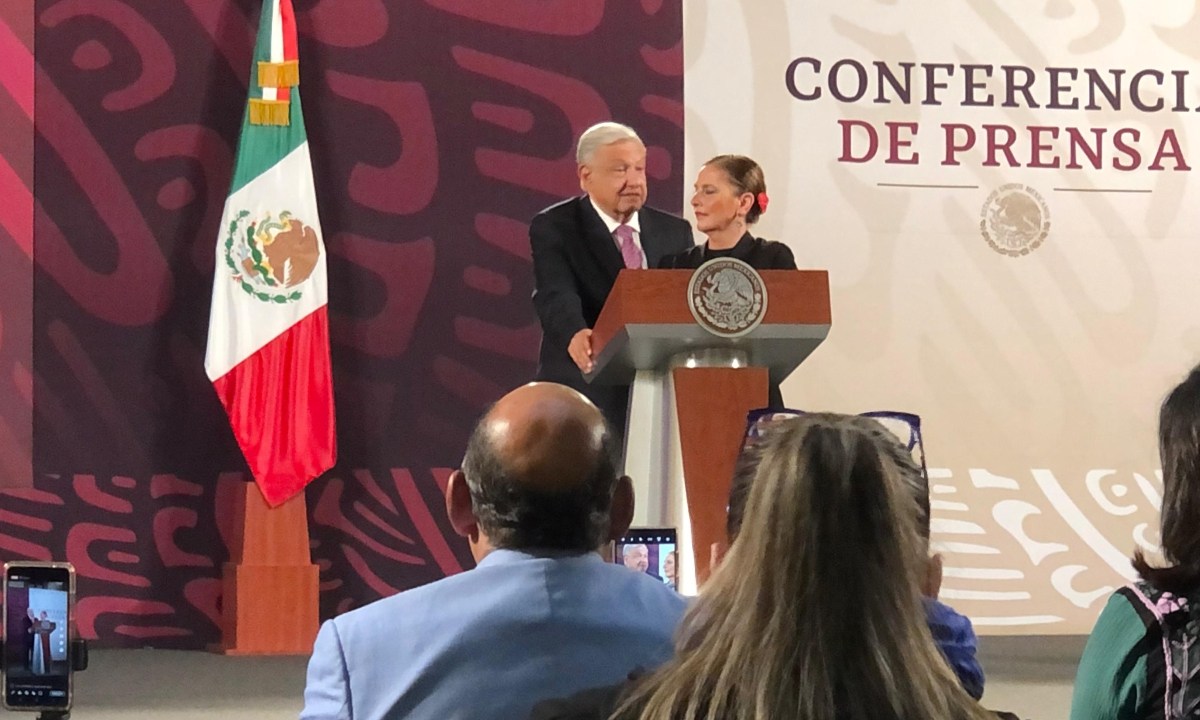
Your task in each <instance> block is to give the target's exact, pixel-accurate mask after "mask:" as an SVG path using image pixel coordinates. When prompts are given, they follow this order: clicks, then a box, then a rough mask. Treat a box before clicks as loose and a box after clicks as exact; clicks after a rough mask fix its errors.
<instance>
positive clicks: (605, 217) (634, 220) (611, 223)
mask: <svg viewBox="0 0 1200 720" xmlns="http://www.w3.org/2000/svg"><path fill="white" fill-rule="evenodd" d="M588 202H590V203H591V204H592V207H593V208H595V209H596V214H597V215H599V216H600V219H601V220H602V221H604V226H605V227H607V228H608V234H609V235H612V234H613V233H614V232H616V231H617V228H618V227H620V225H621V223H619V222H617V221H616V220H614V219H613V218H612V217H611V216H610V215H609V214H608V213H606V212H604V211H603V210H601V209H600V206H599V205H597V204H596V201H595V200H593V199H592V196H591V195H588ZM625 224H626V225H628V226H629V227H631V228H633V231H634V232H635V233H637V234H639V235H641V234H642V226H641V225H640V224H639V223H638V214H637V213H636V212H635V213H634V214H633V215H631V216H630V217H629V220H628V221H627V222H626V223H625Z"/></svg>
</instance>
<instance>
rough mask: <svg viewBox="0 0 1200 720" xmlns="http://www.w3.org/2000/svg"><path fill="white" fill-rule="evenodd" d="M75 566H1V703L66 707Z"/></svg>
mask: <svg viewBox="0 0 1200 720" xmlns="http://www.w3.org/2000/svg"><path fill="white" fill-rule="evenodd" d="M74 601H75V570H74V569H73V568H72V567H71V565H70V564H68V563H37V562H28V563H25V562H13V563H8V564H7V565H5V566H4V635H5V643H4V657H3V667H2V668H0V669H3V671H4V678H3V679H4V705H5V707H7V708H10V709H14V710H41V709H46V710H66V709H69V708H70V707H71V622H72V618H71V614H72V612H73V607H72V606H73V605H74Z"/></svg>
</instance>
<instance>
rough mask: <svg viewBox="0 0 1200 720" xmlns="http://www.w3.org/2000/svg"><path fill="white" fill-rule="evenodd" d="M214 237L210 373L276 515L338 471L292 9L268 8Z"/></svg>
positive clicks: (269, 3) (322, 274) (317, 225)
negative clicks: (329, 472) (329, 473)
mask: <svg viewBox="0 0 1200 720" xmlns="http://www.w3.org/2000/svg"><path fill="white" fill-rule="evenodd" d="M254 59H255V66H254V68H253V70H252V72H251V75H250V97H249V100H248V102H247V107H246V114H245V117H244V118H243V120H242V135H241V142H240V143H239V144H238V152H237V161H236V164H235V167H234V171H233V183H232V186H231V187H230V188H229V196H228V197H227V198H226V200H225V213H224V216H223V217H222V220H221V230H220V233H219V235H218V237H217V264H216V273H215V275H214V277H213V295H212V311H211V314H210V316H209V324H208V350H207V353H206V355H205V358H204V367H205V369H206V370H207V371H208V377H209V379H210V380H212V383H213V387H214V388H215V389H216V391H217V395H218V396H219V397H220V399H221V403H222V404H223V405H224V406H225V411H226V413H228V415H229V423H230V425H231V426H232V427H233V434H234V436H235V437H236V438H237V441H238V445H240V446H241V448H242V453H243V454H244V455H245V456H246V462H247V463H248V464H249V465H250V471H251V472H252V473H253V475H254V479H255V480H256V481H257V482H258V485H259V488H260V489H261V490H262V493H263V497H265V498H266V500H267V502H268V503H270V504H271V505H272V506H275V505H279V504H280V503H282V502H284V501H285V500H287V499H288V498H290V497H292V496H293V495H295V494H297V493H298V492H300V491H301V490H303V489H304V486H305V485H307V484H308V483H309V482H310V481H311V480H312V479H313V478H315V477H316V476H318V475H320V474H321V473H323V472H325V471H326V470H328V469H329V468H331V467H333V464H334V462H335V461H336V459H337V441H336V438H335V428H334V419H333V379H332V374H331V371H330V360H329V318H328V315H327V313H326V306H327V304H328V287H329V278H328V273H327V272H326V269H325V245H324V243H323V242H322V239H321V222H320V218H319V217H318V215H317V197H316V192H315V191H314V189H313V175H312V162H311V160H310V159H309V154H308V138H307V137H306V136H305V132H304V114H303V112H301V109H300V93H299V92H298V90H297V84H298V82H299V66H298V64H297V60H296V16H295V12H294V10H293V8H292V0H264V1H263V8H262V18H261V20H260V21H259V27H258V40H257V42H256V43H255V47H254Z"/></svg>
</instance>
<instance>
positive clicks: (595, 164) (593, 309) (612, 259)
mask: <svg viewBox="0 0 1200 720" xmlns="http://www.w3.org/2000/svg"><path fill="white" fill-rule="evenodd" d="M575 158H576V161H577V162H578V173H579V186H580V188H581V189H582V190H583V191H584V194H583V195H580V196H578V197H574V198H571V199H569V200H563V201H562V202H559V203H557V204H555V205H551V206H550V207H548V208H546V209H545V210H543V211H541V212H540V213H538V214H537V215H536V216H535V217H534V218H533V221H532V222H531V223H530V224H529V241H530V245H531V246H532V251H533V272H534V291H533V305H534V307H535V308H536V309H537V314H538V319H539V320H540V321H541V324H542V347H541V353H540V356H539V360H538V369H537V379H538V380H549V381H553V382H557V383H562V384H563V385H567V386H570V387H573V388H575V389H576V390H579V391H580V392H582V393H583V394H584V395H586V396H587V397H588V398H590V399H591V400H592V402H594V403H595V404H596V405H597V406H598V407H599V408H600V410H601V411H602V412H603V413H604V417H605V419H606V420H607V421H608V423H609V425H610V427H611V429H612V432H613V434H614V436H615V438H614V439H615V440H617V443H616V447H618V448H621V447H623V444H624V443H623V440H624V437H625V423H626V414H627V412H628V407H629V386H628V385H607V386H605V385H589V384H588V383H587V382H586V381H584V379H583V373H586V372H590V371H591V369H592V366H593V361H594V356H593V350H594V348H593V347H592V337H591V336H592V326H593V325H594V324H595V322H596V318H597V317H598V316H599V315H600V310H601V308H603V307H604V301H605V300H607V299H608V293H609V291H610V290H612V286H613V283H614V282H616V279H617V273H619V272H620V271H621V270H623V269H625V268H653V267H656V266H657V265H658V261H659V260H660V259H661V258H662V257H664V256H666V255H671V254H674V253H679V252H683V251H684V250H687V249H688V248H690V247H692V245H693V244H694V241H693V239H692V228H691V225H689V224H688V222H687V221H686V220H684V219H682V218H679V217H676V216H674V215H670V214H668V213H664V212H662V211H659V210H655V209H653V208H650V207H646V206H645V203H646V146H645V145H644V144H643V143H642V140H641V138H639V137H638V135H637V133H636V132H634V131H633V129H632V128H630V127H628V126H626V125H621V124H619V123H614V122H604V123H599V124H598V125H593V126H592V127H590V128H588V129H587V130H586V131H584V133H583V135H581V136H580V138H579V144H578V147H577V149H576V155H575Z"/></svg>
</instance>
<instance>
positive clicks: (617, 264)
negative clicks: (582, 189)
mask: <svg viewBox="0 0 1200 720" xmlns="http://www.w3.org/2000/svg"><path fill="white" fill-rule="evenodd" d="M579 218H580V222H579V224H580V227H582V228H583V239H584V241H585V242H586V244H587V246H588V249H589V250H590V251H591V253H592V254H593V255H594V256H595V257H596V261H597V262H598V263H599V265H600V267H601V268H603V269H604V271H605V272H606V273H608V275H609V276H610V277H612V278H614V279H615V278H616V277H617V273H619V272H621V271H622V270H624V269H625V260H624V259H623V258H622V257H621V251H620V250H618V249H617V244H616V243H615V242H613V239H612V235H609V234H608V228H607V227H606V226H605V225H604V221H603V220H601V219H600V216H599V215H597V214H596V208H594V207H592V203H591V201H590V200H588V196H587V195H584V196H583V197H581V198H579Z"/></svg>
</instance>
